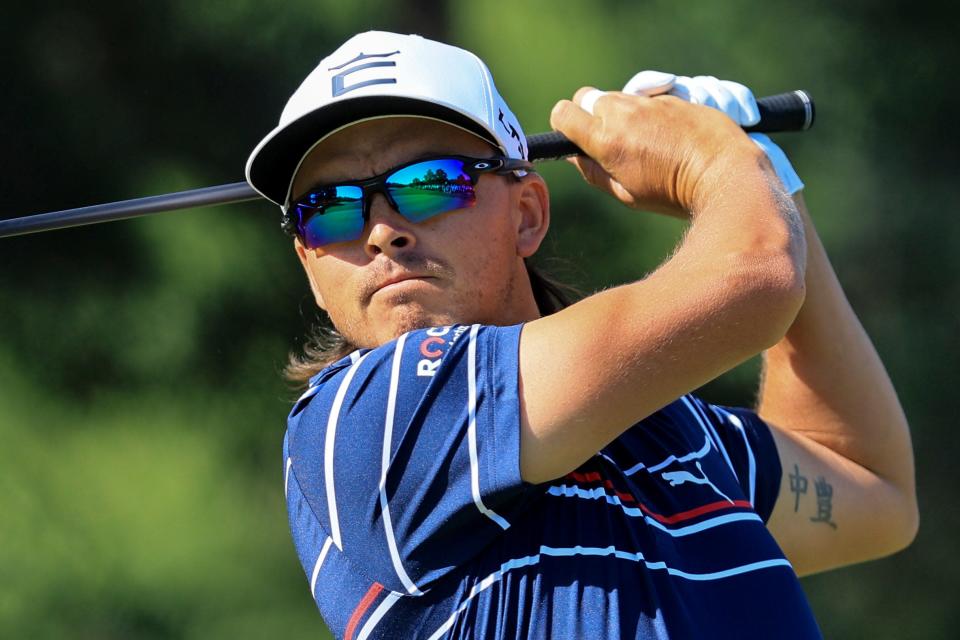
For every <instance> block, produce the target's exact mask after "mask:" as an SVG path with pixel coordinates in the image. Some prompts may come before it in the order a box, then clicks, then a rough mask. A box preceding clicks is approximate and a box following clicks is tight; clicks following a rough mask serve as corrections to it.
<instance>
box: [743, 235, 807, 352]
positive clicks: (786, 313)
mask: <svg viewBox="0 0 960 640" xmlns="http://www.w3.org/2000/svg"><path fill="white" fill-rule="evenodd" d="M737 263H738V264H737V266H736V267H735V269H734V271H733V278H734V279H735V282H734V283H733V287H734V290H737V291H740V292H743V294H744V299H743V302H744V304H745V308H746V309H748V312H749V313H751V314H752V322H751V325H752V326H753V328H754V334H753V335H754V338H755V339H756V340H757V344H756V345H755V348H756V349H757V350H758V351H760V350H764V349H768V348H770V347H772V346H773V345H774V344H776V343H777V342H779V341H780V340H781V339H783V337H784V335H785V334H786V333H787V330H788V329H789V328H790V326H791V325H792V324H793V321H794V320H795V319H796V317H797V314H798V313H799V312H800V308H801V307H802V306H803V302H804V299H805V297H806V285H805V265H804V262H803V261H802V260H800V259H798V258H796V257H795V255H794V253H793V252H791V251H768V252H751V253H750V254H749V255H742V256H740V257H739V258H738V260H737Z"/></svg>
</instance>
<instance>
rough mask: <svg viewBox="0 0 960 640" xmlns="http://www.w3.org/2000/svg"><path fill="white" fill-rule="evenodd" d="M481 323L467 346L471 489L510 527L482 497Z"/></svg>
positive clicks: (490, 515)
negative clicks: (479, 448)
mask: <svg viewBox="0 0 960 640" xmlns="http://www.w3.org/2000/svg"><path fill="white" fill-rule="evenodd" d="M479 330H480V325H478V324H475V325H473V326H472V327H470V344H469V345H468V347H467V414H468V415H469V418H468V419H469V423H468V425H467V440H468V441H469V445H470V489H471V491H472V492H473V503H474V504H475V505H477V509H479V510H480V513H482V514H484V515H485V516H487V517H488V518H490V519H491V520H493V521H494V522H496V523H497V524H498V525H499V526H500V528H501V529H508V528H509V527H510V523H509V522H507V521H506V520H504V519H503V517H501V516H500V515H499V514H497V513H495V512H493V511H492V510H490V509H488V508H487V505H485V504H483V500H482V499H481V497H480V463H479V461H478V457H477V332H478V331H479Z"/></svg>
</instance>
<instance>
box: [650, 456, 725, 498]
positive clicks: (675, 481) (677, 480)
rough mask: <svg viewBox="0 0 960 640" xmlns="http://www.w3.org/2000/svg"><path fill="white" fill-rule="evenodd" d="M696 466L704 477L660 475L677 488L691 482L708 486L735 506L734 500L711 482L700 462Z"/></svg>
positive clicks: (667, 472) (675, 472) (668, 473)
mask: <svg viewBox="0 0 960 640" xmlns="http://www.w3.org/2000/svg"><path fill="white" fill-rule="evenodd" d="M695 465H696V467H697V471H699V472H700V475H701V476H703V477H701V478H698V477H697V476H695V475H693V474H692V473H690V472H689V471H664V472H663V473H661V474H660V477H661V478H663V479H664V480H666V481H667V482H669V483H670V486H671V487H676V486H678V485H681V484H683V483H684V482H689V483H691V484H702V485H705V486H708V487H710V488H711V489H713V491H714V493H716V494H717V495H718V496H720V497H721V498H723V499H724V500H726V501H727V502H729V503H730V504H733V500H731V499H730V498H729V497H728V496H727V494H725V493H724V492H723V491H720V489H718V488H717V485H715V484H713V483H712V482H710V478H708V477H707V474H706V473H705V472H704V471H703V467H701V466H700V461H699V460H697V461H696V462H695Z"/></svg>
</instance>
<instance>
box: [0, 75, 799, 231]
mask: <svg viewBox="0 0 960 640" xmlns="http://www.w3.org/2000/svg"><path fill="white" fill-rule="evenodd" d="M757 107H758V109H759V111H760V122H758V123H757V124H756V125H754V126H752V127H745V128H744V130H745V131H749V132H758V133H775V132H780V131H805V130H807V129H809V128H810V127H811V126H812V125H813V121H814V116H815V111H814V103H813V99H812V98H811V97H810V95H809V94H808V93H807V92H806V91H802V90H796V91H790V92H787V93H780V94H777V95H773V96H767V97H764V98H759V99H758V100H757ZM527 144H528V147H529V156H530V160H532V161H542V160H556V159H558V158H563V157H566V156H572V155H580V154H582V153H583V152H582V151H581V150H580V148H579V147H577V146H576V145H575V144H573V143H572V142H571V141H570V140H568V139H567V138H566V137H565V136H564V135H563V134H561V133H557V132H555V131H553V132H549V133H538V134H534V135H531V136H528V137H527ZM261 198H262V196H261V195H260V194H259V193H257V192H256V191H254V190H253V188H252V187H251V186H250V185H249V184H247V183H246V182H235V183H231V184H224V185H219V186H214V187H204V188H201V189H191V190H189V191H179V192H176V193H168V194H164V195H158V196H147V197H144V198H135V199H132V200H121V201H118V202H108V203H105V204H97V205H91V206H87V207H79V208H76V209H65V210H63V211H53V212H50V213H38V214H34V215H29V216H23V217H19V218H10V219H8V220H0V238H5V237H8V236H18V235H24V234H28V233H37V232H40V231H52V230H54V229H64V228H68V227H79V226H82V225H88V224H95V223H98V222H109V221H111V220H124V219H126V218H136V217H139V216H145V215H150V214H154V213H162V212H165V211H177V210H180V209H190V208H197V207H207V206H211V205H216V204H234V203H238V202H247V201H250V200H259V199H261Z"/></svg>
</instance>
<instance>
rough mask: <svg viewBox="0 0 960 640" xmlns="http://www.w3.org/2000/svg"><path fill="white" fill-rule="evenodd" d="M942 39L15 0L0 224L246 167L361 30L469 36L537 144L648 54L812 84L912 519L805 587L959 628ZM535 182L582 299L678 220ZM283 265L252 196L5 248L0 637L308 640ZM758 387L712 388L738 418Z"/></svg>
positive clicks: (575, 9)
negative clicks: (887, 547) (907, 449)
mask: <svg viewBox="0 0 960 640" xmlns="http://www.w3.org/2000/svg"><path fill="white" fill-rule="evenodd" d="M954 22H955V21H954V20H953V19H952V18H951V12H950V11H949V10H944V8H943V7H941V6H939V5H938V4H937V3H917V2H910V3H907V2H897V1H886V2H867V1H866V0H858V1H852V2H844V3H833V2H826V1H825V0H813V1H812V2H806V3H796V2H786V1H783V0H768V1H767V2H759V1H755V2H747V1H746V0H727V1H725V2H722V3H720V2H712V1H710V0H696V1H691V2H685V3H676V2H667V1H657V2H612V1H603V2H601V1H593V2H561V1H559V0H553V1H552V2H549V1H545V0H538V1H535V2H522V3H520V2H472V3H467V2H456V3H455V2H417V1H413V0H404V1H392V2H388V1H382V2H376V1H355V2H342V1H336V0H312V1H310V2H307V1H305V0H287V1H286V2H273V3H263V2H251V1H248V0H234V1H231V2H227V1H221V2H215V1H213V0H161V1H159V2H130V3H127V2H104V1H103V0H100V1H96V0H94V1H85V2H76V1H60V2H44V1H34V2H27V3H12V2H8V3H4V5H3V7H2V8H0V52H2V61H3V66H2V70H0V78H2V80H0V86H2V91H0V96H2V97H0V117H2V131H3V135H2V138H0V217H12V216H15V215H24V214H28V213H36V212H41V211H49V210H55V209H61V208H67V207H74V206H80V205H84V204H93V203H97V202H105V201H112V200H117V199H122V198H128V197H135V196H140V195H148V194H154V193H165V192H169V191H173V190H178V189H186V188H192V187H200V186H206V185H212V184H219V183H224V182H234V181H237V180H240V179H241V178H242V171H243V165H244V162H245V159H246V156H247V154H248V152H249V151H250V150H251V149H252V148H253V146H254V145H255V144H256V142H257V141H258V140H259V139H260V137H261V136H262V135H263V134H264V133H266V132H267V131H268V130H269V129H270V128H272V127H273V125H274V123H275V122H276V119H277V118H278V116H279V113H280V110H281V108H282V106H283V104H284V103H285V101H286V98H287V97H288V96H289V94H290V93H291V92H292V90H293V89H294V88H295V87H296V86H297V85H298V84H299V82H300V80H301V79H302V78H303V77H304V76H305V75H306V74H307V73H308V72H309V71H310V70H311V69H312V68H313V67H314V65H315V64H316V63H317V62H318V61H319V59H320V58H322V57H323V56H324V55H326V54H327V53H328V52H330V51H331V50H332V49H334V48H335V47H336V46H337V45H339V43H340V42H342V41H343V40H344V39H346V38H347V37H348V36H349V35H351V34H353V33H354V32H357V31H361V30H366V29H368V28H386V29H390V30H396V31H405V32H417V33H421V34H423V35H426V36H431V37H435V38H440V39H445V40H447V41H449V42H452V43H455V44H459V45H461V46H465V47H467V48H470V49H472V50H474V51H475V52H477V53H478V54H479V55H480V56H481V57H482V58H484V59H485V60H486V61H487V62H488V64H489V66H490V67H491V68H492V69H493V72H494V75H495V77H496V79H497V83H498V85H499V87H500V90H501V92H502V93H503V94H504V95H505V96H506V97H507V99H508V100H509V102H510V104H511V106H512V108H513V110H514V111H515V112H516V113H517V115H518V117H519V118H520V119H521V122H522V123H523V124H524V127H525V128H526V130H527V132H528V133H533V132H538V131H544V130H546V129H548V125H547V122H548V114H549V111H550V108H551V107H552V105H553V104H554V102H555V101H556V100H557V99H559V98H562V97H569V96H570V95H571V94H572V93H573V92H574V91H575V90H576V89H577V88H578V87H580V86H582V85H586V84H591V85H594V86H599V87H603V88H617V87H619V86H621V85H622V84H623V82H624V81H625V80H626V79H628V78H629V77H630V76H631V75H632V74H633V73H634V72H635V71H637V70H640V69H644V68H654V69H663V70H668V71H675V72H677V73H681V74H685V75H695V74H701V73H708V74H712V75H717V76H720V77H726V78H732V79H737V80H740V81H743V82H744V83H746V84H748V85H749V86H751V87H752V88H753V89H754V90H755V92H756V93H757V94H758V95H764V94H771V93H777V92H780V91H784V90H788V89H793V88H805V89H808V90H810V91H811V92H812V93H813V95H814V96H815V97H816V98H817V100H818V103H817V107H818V115H819V120H818V123H817V126H816V127H815V129H814V130H813V131H812V132H810V133H807V134H803V135H800V134H790V135H783V136H780V137H779V138H778V140H779V141H780V142H781V143H782V145H783V146H784V148H785V149H786V150H787V151H788V153H789V154H790V156H791V158H792V159H793V161H794V164H795V165H796V167H797V168H798V170H799V172H800V174H801V176H802V177H803V178H804V180H805V181H806V183H807V186H808V188H807V191H806V193H807V200H808V203H809V204H810V208H811V210H812V212H813V215H814V217H815V219H816V221H817V224H818V226H819V229H820V231H821V233H822V235H823V237H824V240H825V243H826V245H827V247H828V250H829V251H830V253H831V255H832V257H833V260H834V263H835V266H836V268H837V271H838V273H839V276H840V279H841V281H842V282H843V284H844V286H845V288H846V290H847V292H848V294H849V296H850V298H851V300H852V301H853V303H854V306H855V307H856V309H857V310H858V311H859V313H860V315H861V318H862V320H863V322H864V324H865V325H866V327H867V329H868V331H869V332H870V333H871V335H872V336H873V338H874V340H875V342H876V345H877V347H878V349H879V351H880V353H881V355H882V356H883V357H884V360H885V361H886V363H887V365H888V368H889V370H890V373H891V376H892V377H893V380H894V382H895V384H896V386H897V388H898V390H899V392H900V394H901V399H902V401H903V404H904V406H905V408H906V411H907V415H908V416H909V417H910V419H911V425H912V429H913V436H914V442H915V445H916V451H917V457H918V473H919V491H920V501H921V510H922V518H921V530H920V535H919V537H918V538H917V541H916V542H915V543H914V545H913V546H912V547H911V548H910V549H908V550H907V551H905V552H903V553H901V554H899V555H897V556H895V557H893V558H890V559H886V560H882V561H878V562H873V563H869V564H866V565H861V566H857V567H852V568H848V569H843V570H840V571H835V572H832V573H828V574H824V575H821V576H815V577H811V578H807V579H805V580H804V586H805V588H806V590H807V593H808V595H809V597H810V599H811V601H812V603H813V607H814V609H815V611H816V614H817V617H818V619H819V622H820V624H821V625H822V628H823V630H824V632H825V634H826V636H827V637H831V638H849V637H871V638H900V637H911V638H914V637H916V638H953V637H956V636H955V633H956V632H955V631H953V632H951V631H950V629H954V630H955V629H956V628H957V627H958V624H960V607H958V604H960V596H958V593H960V589H958V585H960V580H958V573H960V562H958V561H957V560H956V555H955V553H954V551H955V549H956V544H955V543H954V535H955V532H956V531H957V524H958V511H957V509H956V508H955V506H954V504H955V498H954V497H955V494H954V493H953V491H955V490H956V489H957V484H958V483H957V465H956V463H955V461H954V458H953V454H954V452H955V451H956V450H957V444H958V435H957V430H956V428H955V425H956V415H957V412H956V410H955V408H954V407H955V399H954V397H953V395H952V394H953V389H954V388H955V386H956V384H957V383H958V375H957V371H958V354H960V349H958V341H957V338H956V335H957V331H958V326H957V325H958V323H957V318H958V316H960V314H958V310H960V309H958V307H960V291H958V283H960V279H958V277H957V275H958V274H957V271H958V261H960V259H958V248H960V220H958V217H957V215H956V213H957V211H958V210H960V206H958V205H960V203H958V196H957V190H956V186H955V181H954V178H955V176H954V174H955V172H956V160H955V158H956V150H955V147H954V144H953V141H954V139H955V138H956V134H955V133H954V127H953V125H951V124H950V121H949V120H948V118H947V107H948V105H950V104H954V105H956V104H957V97H958V96H957V89H956V85H955V82H954V80H953V77H952V75H950V74H952V73H953V69H952V67H953V65H954V64H955V63H956V62H957V61H958V60H960V55H958V53H960V52H958V45H957V41H956V38H955V37H954V35H953V33H952V25H953V24H954ZM543 173H544V174H545V175H546V176H547V179H548V181H549V183H550V186H551V189H552V193H553V197H554V204H553V207H554V219H555V222H554V229H553V231H552V238H550V240H549V242H548V243H547V244H548V246H547V247H546V250H545V252H544V253H545V254H546V256H548V257H549V256H559V257H562V258H563V259H565V260H566V261H567V263H566V266H564V267H563V268H561V270H560V275H562V276H563V277H566V278H567V279H569V280H572V281H573V282H575V283H578V284H580V285H581V286H583V287H585V288H587V289H594V288H597V287H601V286H604V285H608V284H611V283H618V282H624V281H628V280H631V279H635V278H637V277H639V276H641V275H642V274H644V273H646V272H647V271H649V270H650V269H652V268H654V267H655V266H656V265H657V264H658V262H660V261H661V260H662V259H663V257H664V256H665V255H666V254H667V253H668V252H669V250H670V248H671V247H672V246H673V244H674V243H675V242H676V240H677V238H678V237H679V234H680V233H681V232H682V228H681V227H680V226H679V224H678V223H675V222H672V221H670V220H666V219H663V218H660V217H654V216H648V215H643V214H639V213H636V212H631V211H627V210H624V209H621V208H619V207H618V206H616V205H615V204H613V203H612V202H611V201H608V200H607V199H605V198H604V197H602V196H601V195H600V194H599V193H598V192H595V191H592V190H591V189H590V188H589V187H586V186H585V185H583V184H582V183H581V181H580V180H579V178H578V177H577V176H576V174H575V173H574V171H573V169H572V168H571V167H569V166H567V165H566V164H563V163H554V164H553V165H552V166H544V167H543ZM598 218H599V219H600V221H599V223H598V222H597V219H598ZM298 269H299V267H298V264H297V262H296V260H295V259H294V256H293V253H292V251H291V247H290V242H289V241H288V239H287V238H286V237H285V236H284V235H282V234H281V233H280V231H279V228H278V216H277V212H276V211H275V210H274V209H273V208H272V207H270V206H267V205H264V204H247V205H242V206H231V207H218V208H211V209H205V210H197V211H189V212H181V213H173V214H165V215H163V216H158V217H154V218H151V219H140V220H134V221H125V222H117V223H112V224H107V225H101V226H95V227H87V228H81V229H74V230H66V231H59V232H53V233H47V234H42V235H35V236H25V237H20V238H12V239H3V240H0V638H91V639H93V638H97V639H99V638H207V639H217V638H231V639H238V638H268V637H279V636H280V634H283V635H284V637H287V638H323V637H326V636H325V633H326V632H325V630H324V629H323V625H322V622H321V619H320V617H319V615H318V614H317V613H316V611H315V609H314V607H313V603H312V601H311V599H310V595H309V590H308V587H307V582H306V579H305V578H304V576H303V573H302V571H301V569H300V567H299V565H298V563H297V560H296V556H295V554H294V550H293V546H292V544H291V542H290V540H289V537H288V534H287V524H286V514H285V509H284V505H283V490H282V467H281V453H280V445H281V438H282V435H283V430H284V426H285V424H284V418H285V415H286V412H287V409H288V406H289V403H290V401H291V399H292V398H293V397H294V396H295V393H294V392H293V391H291V390H290V389H289V388H287V387H286V386H285V384H284V383H283V382H282V381H281V379H280V377H279V370H280V368H281V366H282V364H283V362H284V361H285V357H286V353H287V352H288V350H290V349H293V348H296V347H297V345H298V344H299V341H300V339H301V336H302V335H303V333H304V331H305V328H306V327H307V325H308V324H309V323H311V322H313V321H314V320H315V318H316V314H315V312H314V311H313V308H312V301H311V299H310V298H309V297H308V289H307V286H306V282H305V279H304V278H303V277H302V275H301V273H299V271H298ZM757 370H758V366H757V363H756V361H754V362H751V363H748V364H747V365H744V366H743V367H740V368H739V369H737V370H735V371H733V372H731V373H730V374H728V375H726V376H725V377H723V378H722V379H720V380H718V381H716V382H714V383H712V384H711V385H709V387H708V388H707V389H706V390H705V391H704V393H705V394H706V395H707V396H708V397H709V398H711V399H713V400H718V401H723V402H728V403H750V402H751V400H752V398H753V393H754V389H755V382H756V375H757ZM878 526H882V523H878Z"/></svg>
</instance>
